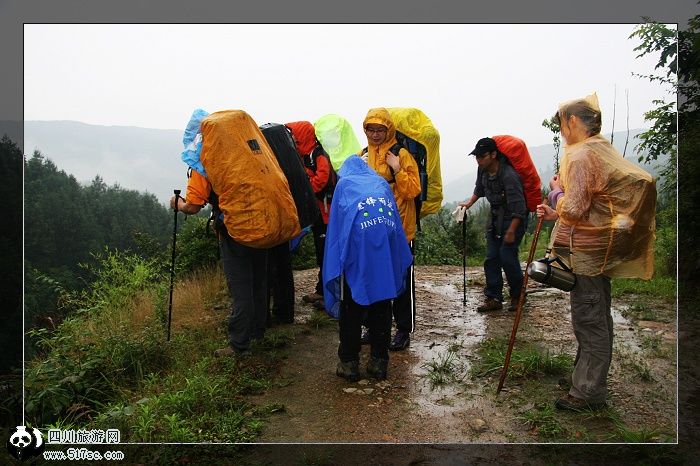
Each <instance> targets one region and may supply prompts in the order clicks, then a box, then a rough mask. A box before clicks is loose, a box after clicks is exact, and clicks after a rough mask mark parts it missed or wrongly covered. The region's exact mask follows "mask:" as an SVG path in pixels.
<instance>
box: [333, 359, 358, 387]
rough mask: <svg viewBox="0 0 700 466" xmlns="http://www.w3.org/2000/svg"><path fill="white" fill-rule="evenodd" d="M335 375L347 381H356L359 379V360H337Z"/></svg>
mask: <svg viewBox="0 0 700 466" xmlns="http://www.w3.org/2000/svg"><path fill="white" fill-rule="evenodd" d="M335 375H337V376H338V377H342V378H344V379H345V380H347V381H348V382H357V381H358V380H360V362H359V361H348V362H343V361H339V362H338V366H337V367H336V368H335Z"/></svg>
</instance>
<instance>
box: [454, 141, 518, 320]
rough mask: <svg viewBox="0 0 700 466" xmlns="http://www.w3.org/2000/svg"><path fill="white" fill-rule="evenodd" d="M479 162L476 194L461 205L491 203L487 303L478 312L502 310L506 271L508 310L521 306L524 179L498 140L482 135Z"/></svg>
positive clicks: (487, 235) (487, 242) (487, 238)
mask: <svg viewBox="0 0 700 466" xmlns="http://www.w3.org/2000/svg"><path fill="white" fill-rule="evenodd" d="M470 155H474V157H475V158H476V163H477V164H478V165H479V169H478V171H477V176H476V186H475V188H474V194H472V197H471V198H470V199H469V200H468V201H467V202H463V203H461V204H459V205H460V206H464V207H466V208H467V209H468V208H470V207H471V206H472V205H474V203H475V202H476V201H477V200H478V199H479V198H480V197H486V199H487V200H488V201H489V204H490V205H491V215H490V217H489V221H488V222H487V224H486V259H485V260H484V274H485V275H486V286H485V287H484V295H485V296H486V299H485V301H484V303H483V304H482V305H481V306H479V307H478V308H477V309H476V310H477V311H478V312H484V311H496V310H500V309H503V304H502V301H503V276H502V273H501V270H503V272H505V274H506V278H507V279H508V287H509V291H510V305H509V306H508V310H509V311H514V310H515V309H516V308H517V306H518V298H519V297H520V292H521V289H522V284H523V271H522V270H521V268H520V260H519V259H518V248H519V246H520V241H521V240H522V239H523V235H524V234H525V229H526V228H527V218H528V212H527V206H526V204H525V195H524V191H523V182H522V180H521V179H520V175H518V173H517V172H516V171H515V169H514V168H513V166H512V165H511V164H510V162H509V161H508V159H507V158H506V156H505V155H503V154H502V153H501V152H500V151H499V150H498V148H497V147H496V141H494V140H493V139H491V138H482V139H479V141H478V142H477V143H476V147H474V150H473V151H471V153H470Z"/></svg>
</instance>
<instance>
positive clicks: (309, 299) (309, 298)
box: [301, 293, 323, 303]
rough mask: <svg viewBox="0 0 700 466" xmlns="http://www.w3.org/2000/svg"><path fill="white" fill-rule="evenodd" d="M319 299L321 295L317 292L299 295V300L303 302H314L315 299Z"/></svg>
mask: <svg viewBox="0 0 700 466" xmlns="http://www.w3.org/2000/svg"><path fill="white" fill-rule="evenodd" d="M321 299H323V296H322V295H320V294H318V293H311V294H306V295H304V296H302V297H301V300H302V301H304V302H305V303H315V302H316V301H319V300H321Z"/></svg>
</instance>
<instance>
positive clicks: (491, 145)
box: [469, 138, 496, 155]
mask: <svg viewBox="0 0 700 466" xmlns="http://www.w3.org/2000/svg"><path fill="white" fill-rule="evenodd" d="M495 150H496V141H494V140H493V139H491V138H481V139H479V140H478V141H477V142H476V146H474V150H473V151H471V152H470V153H469V155H484V154H485V153H487V152H493V151H495Z"/></svg>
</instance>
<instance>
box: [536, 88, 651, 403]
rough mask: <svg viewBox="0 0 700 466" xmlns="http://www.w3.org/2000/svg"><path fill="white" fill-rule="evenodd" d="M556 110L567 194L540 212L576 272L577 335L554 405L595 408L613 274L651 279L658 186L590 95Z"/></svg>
mask: <svg viewBox="0 0 700 466" xmlns="http://www.w3.org/2000/svg"><path fill="white" fill-rule="evenodd" d="M555 117H556V118H557V119H558V120H559V126H560V129H561V134H562V137H563V138H564V140H565V142H566V145H565V147H564V156H563V158H562V163H561V171H560V173H559V175H558V176H555V177H554V178H553V179H552V182H550V186H551V187H552V188H553V189H554V190H555V191H556V190H557V189H561V191H563V193H564V194H563V196H561V197H558V198H557V199H558V200H557V202H556V205H555V206H552V207H554V208H552V207H550V206H547V205H544V204H542V205H539V206H538V208H537V215H538V216H539V217H544V219H545V220H557V222H556V224H555V227H554V230H553V232H552V243H551V244H550V246H551V248H552V251H553V253H554V254H556V255H557V256H559V257H560V258H561V259H562V260H563V261H565V262H567V265H568V266H570V267H571V268H572V270H573V272H574V273H575V274H576V285H575V287H574V289H573V290H572V291H571V323H572V327H573V330H574V334H575V335H576V340H577V342H578V351H577V355H576V362H575V365H574V371H573V374H572V386H571V389H570V390H569V394H568V395H567V396H566V397H565V398H562V399H559V400H557V402H556V404H555V406H556V407H557V408H559V409H568V410H574V411H578V410H581V409H599V408H602V407H605V406H606V401H605V400H606V396H607V376H608V370H609V368H610V361H611V358H612V341H613V321H612V317H611V314H610V305H611V295H610V293H611V290H610V278H612V277H629V278H643V279H649V278H651V275H652V272H653V258H654V254H653V252H654V251H653V244H654V231H655V211H656V185H655V180H654V179H653V177H652V176H651V175H649V174H648V173H647V172H645V171H644V170H642V169H641V168H639V167H637V166H636V165H634V164H633V163H631V162H629V161H628V160H626V159H624V158H623V157H622V155H620V153H619V152H618V151H617V150H615V148H613V146H612V145H611V144H610V142H609V141H608V140H607V139H605V138H604V137H603V136H601V135H600V128H601V120H602V118H601V112H600V108H599V106H598V98H597V96H596V95H595V94H593V95H590V96H588V97H586V98H584V99H577V100H572V101H569V102H566V103H563V104H561V105H560V106H559V111H558V112H557V115H556V116H555ZM552 198H553V197H551V196H550V199H552ZM555 209H556V210H555Z"/></svg>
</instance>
